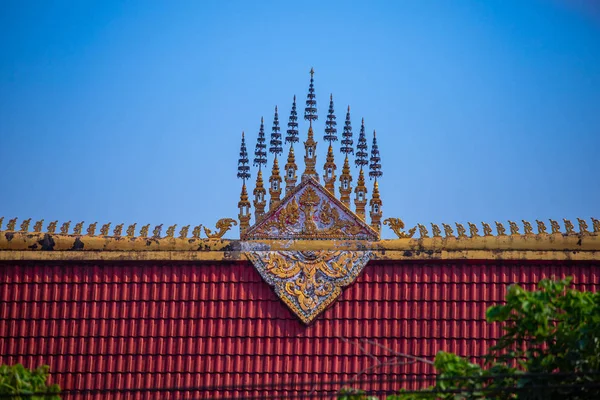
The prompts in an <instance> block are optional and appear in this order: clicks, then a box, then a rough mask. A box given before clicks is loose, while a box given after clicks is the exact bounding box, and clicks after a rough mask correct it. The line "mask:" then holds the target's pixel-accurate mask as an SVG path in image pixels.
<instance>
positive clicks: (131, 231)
mask: <svg viewBox="0 0 600 400" xmlns="http://www.w3.org/2000/svg"><path fill="white" fill-rule="evenodd" d="M136 225H137V222H134V223H133V224H131V225H129V226H128V227H127V231H126V234H127V237H129V238H132V237H135V227H136Z"/></svg>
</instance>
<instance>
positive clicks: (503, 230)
mask: <svg viewBox="0 0 600 400" xmlns="http://www.w3.org/2000/svg"><path fill="white" fill-rule="evenodd" d="M495 223H496V232H498V236H506V228H504V225H502V223H501V222H498V221H495Z"/></svg>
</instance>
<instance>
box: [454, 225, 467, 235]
mask: <svg viewBox="0 0 600 400" xmlns="http://www.w3.org/2000/svg"><path fill="white" fill-rule="evenodd" d="M455 225H456V231H457V232H458V237H459V238H466V237H467V231H466V230H465V227H464V226H462V224H459V223H455Z"/></svg>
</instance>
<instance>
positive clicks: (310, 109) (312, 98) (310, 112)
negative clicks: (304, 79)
mask: <svg viewBox="0 0 600 400" xmlns="http://www.w3.org/2000/svg"><path fill="white" fill-rule="evenodd" d="M314 74H315V70H314V69H313V68H311V69H310V85H309V86H308V95H307V96H306V108H305V109H304V119H305V120H306V121H309V123H310V126H312V122H313V121H316V120H317V119H319V117H318V116H317V100H316V97H317V96H316V95H315V80H314Z"/></svg>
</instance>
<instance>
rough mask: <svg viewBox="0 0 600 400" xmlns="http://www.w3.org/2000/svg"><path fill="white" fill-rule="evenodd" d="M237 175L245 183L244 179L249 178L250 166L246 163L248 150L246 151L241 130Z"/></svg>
mask: <svg viewBox="0 0 600 400" xmlns="http://www.w3.org/2000/svg"><path fill="white" fill-rule="evenodd" d="M237 169H238V172H237V177H238V178H240V179H242V180H243V181H244V183H246V179H249V178H250V166H249V165H248V151H246V139H245V138H244V132H242V145H241V146H240V158H239V159H238V168H237Z"/></svg>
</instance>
